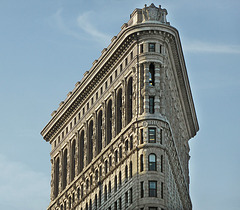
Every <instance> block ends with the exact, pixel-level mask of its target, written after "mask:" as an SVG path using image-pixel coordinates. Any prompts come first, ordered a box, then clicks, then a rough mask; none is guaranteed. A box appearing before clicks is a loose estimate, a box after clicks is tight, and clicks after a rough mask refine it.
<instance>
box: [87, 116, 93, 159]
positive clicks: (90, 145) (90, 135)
mask: <svg viewBox="0 0 240 210" xmlns="http://www.w3.org/2000/svg"><path fill="white" fill-rule="evenodd" d="M87 147H88V153H87V160H88V163H90V162H91V161H92V159H93V120H91V121H90V123H89V126H88V143H87Z"/></svg>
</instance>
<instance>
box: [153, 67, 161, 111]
mask: <svg viewBox="0 0 240 210" xmlns="http://www.w3.org/2000/svg"><path fill="white" fill-rule="evenodd" d="M154 65H155V90H156V91H155V98H154V110H155V113H157V114H159V113H160V92H161V88H160V65H161V64H160V63H154Z"/></svg>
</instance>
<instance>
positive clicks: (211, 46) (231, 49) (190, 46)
mask: <svg viewBox="0 0 240 210" xmlns="http://www.w3.org/2000/svg"><path fill="white" fill-rule="evenodd" d="M183 47H184V51H186V52H194V53H223V54H240V46H238V45H225V44H215V43H207V42H201V41H193V42H188V41H187V42H185V43H184V46H183Z"/></svg>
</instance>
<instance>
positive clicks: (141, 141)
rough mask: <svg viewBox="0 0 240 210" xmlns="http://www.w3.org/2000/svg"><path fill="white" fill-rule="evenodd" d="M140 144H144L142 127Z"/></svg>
mask: <svg viewBox="0 0 240 210" xmlns="http://www.w3.org/2000/svg"><path fill="white" fill-rule="evenodd" d="M140 144H143V129H140Z"/></svg>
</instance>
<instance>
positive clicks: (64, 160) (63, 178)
mask: <svg viewBox="0 0 240 210" xmlns="http://www.w3.org/2000/svg"><path fill="white" fill-rule="evenodd" d="M62 171H63V172H62V174H63V176H62V186H63V189H65V187H66V185H67V149H65V150H64V152H63V169H62Z"/></svg>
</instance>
